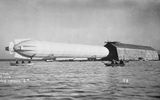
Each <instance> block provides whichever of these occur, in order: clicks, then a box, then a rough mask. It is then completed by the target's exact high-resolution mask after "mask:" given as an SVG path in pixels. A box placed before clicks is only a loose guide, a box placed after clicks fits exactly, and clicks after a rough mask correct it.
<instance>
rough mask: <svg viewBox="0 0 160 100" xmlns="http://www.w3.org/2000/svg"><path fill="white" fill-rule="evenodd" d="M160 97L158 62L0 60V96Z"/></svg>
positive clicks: (8, 99)
mask: <svg viewBox="0 0 160 100" xmlns="http://www.w3.org/2000/svg"><path fill="white" fill-rule="evenodd" d="M17 99H19V100H160V62H157V61H156V62H129V63H127V65H126V66H125V67H105V66H104V65H103V63H101V62H49V63H46V62H35V65H34V66H9V63H7V62H0V100H17Z"/></svg>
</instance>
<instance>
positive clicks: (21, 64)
mask: <svg viewBox="0 0 160 100" xmlns="http://www.w3.org/2000/svg"><path fill="white" fill-rule="evenodd" d="M10 65H11V66H32V65H34V63H12V62H11V63H10Z"/></svg>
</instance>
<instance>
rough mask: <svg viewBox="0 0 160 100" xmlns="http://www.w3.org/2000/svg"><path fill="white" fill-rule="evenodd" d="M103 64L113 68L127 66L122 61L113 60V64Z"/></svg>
mask: <svg viewBox="0 0 160 100" xmlns="http://www.w3.org/2000/svg"><path fill="white" fill-rule="evenodd" d="M103 63H104V64H105V66H112V67H114V66H125V63H124V61H122V60H120V61H115V60H113V61H111V62H107V63H105V62H103Z"/></svg>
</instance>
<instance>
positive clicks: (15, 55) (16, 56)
mask: <svg viewBox="0 0 160 100" xmlns="http://www.w3.org/2000/svg"><path fill="white" fill-rule="evenodd" d="M14 57H15V58H19V59H28V58H27V57H24V56H22V55H20V54H18V53H16V52H15V53H14Z"/></svg>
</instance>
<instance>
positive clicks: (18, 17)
mask: <svg viewBox="0 0 160 100" xmlns="http://www.w3.org/2000/svg"><path fill="white" fill-rule="evenodd" d="M17 38H32V39H36V40H44V41H52V42H66V43H79V44H91V45H104V41H120V42H123V43H131V44H140V45H148V46H152V47H153V48H155V49H160V45H159V43H160V0H0V51H1V54H0V58H6V57H10V56H9V54H8V52H5V51H4V47H5V46H7V45H8V42H10V41H13V40H14V39H17Z"/></svg>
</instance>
